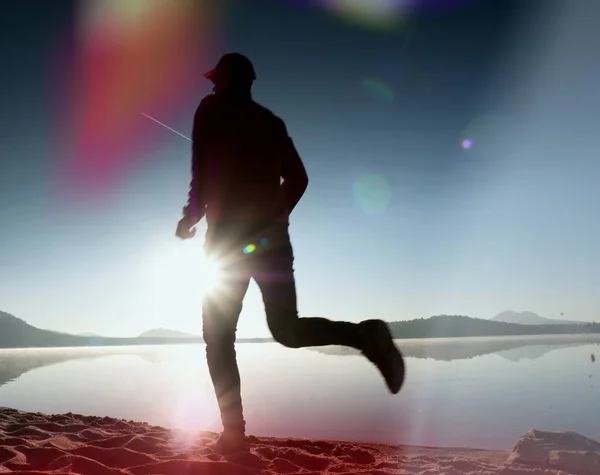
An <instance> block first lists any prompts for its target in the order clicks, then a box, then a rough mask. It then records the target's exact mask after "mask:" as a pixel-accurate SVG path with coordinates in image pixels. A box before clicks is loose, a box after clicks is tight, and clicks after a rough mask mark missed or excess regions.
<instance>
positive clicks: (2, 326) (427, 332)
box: [0, 311, 600, 348]
mask: <svg viewBox="0 0 600 475" xmlns="http://www.w3.org/2000/svg"><path fill="white" fill-rule="evenodd" d="M501 315H502V314H501ZM540 318H541V317H540ZM388 324H389V326H390V330H391V332H392V335H393V336H394V338H405V339H410V338H460V337H481V336H515V335H564V334H590V333H600V324H597V323H595V322H594V323H577V322H575V323H561V322H558V323H552V324H546V323H542V324H534V325H532V324H519V323H511V322H503V321H497V320H494V319H491V320H484V319H478V318H471V317H467V316H463V315H437V316H433V317H429V318H420V319H415V320H407V321H400V322H388ZM237 341H238V342H240V343H244V342H247V343H250V342H252V343H263V342H271V341H273V340H272V339H271V338H238V340H237ZM202 342H203V339H202V337H200V336H196V335H190V334H188V333H183V332H179V331H177V330H168V329H161V328H158V329H154V330H148V331H147V332H144V333H142V334H141V335H140V336H138V337H133V338H115V337H104V336H85V335H70V334H67V333H59V332H55V331H51V330H43V329H41V328H37V327H34V326H32V325H30V324H28V323H27V322H25V321H24V320H22V319H20V318H17V317H15V316H14V315H11V314H9V313H6V312H2V311H0V348H33V347H38V348H47V347H82V346H127V345H164V344H175V343H178V344H184V343H202Z"/></svg>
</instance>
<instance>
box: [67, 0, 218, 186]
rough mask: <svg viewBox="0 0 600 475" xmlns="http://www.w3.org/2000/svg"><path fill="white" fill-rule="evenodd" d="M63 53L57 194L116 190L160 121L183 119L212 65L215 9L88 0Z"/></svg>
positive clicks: (188, 2)
mask: <svg viewBox="0 0 600 475" xmlns="http://www.w3.org/2000/svg"><path fill="white" fill-rule="evenodd" d="M79 5H80V6H79V9H78V11H77V13H78V14H77V17H76V21H77V24H76V29H75V35H74V37H73V38H72V39H70V40H69V41H70V43H69V44H66V45H65V51H61V53H62V54H61V55H60V56H61V58H63V57H65V58H66V60H64V61H61V64H60V68H58V67H57V69H60V73H59V76H58V77H57V81H58V84H59V95H60V109H57V110H58V111H59V112H58V114H59V115H58V117H56V120H55V122H56V124H57V126H58V128H59V130H58V131H57V136H59V137H61V142H62V143H61V153H62V156H63V157H64V158H63V163H62V164H61V166H60V167H59V169H58V170H57V174H58V177H57V178H58V190H57V191H58V192H63V191H64V190H66V191H67V193H69V194H71V193H77V194H79V193H84V194H86V195H90V194H93V195H94V196H97V195H103V194H106V193H107V192H109V191H112V190H113V189H114V187H115V185H117V184H118V181H120V180H122V179H123V178H124V175H125V172H127V171H129V170H131V168H132V167H133V166H134V165H135V164H136V163H137V162H138V161H139V160H140V159H141V157H143V156H145V155H146V154H147V152H150V151H151V150H152V148H153V145H154V144H153V139H154V140H158V139H157V138H156V137H160V135H159V134H157V133H155V129H153V127H155V124H152V123H151V122H150V121H148V120H147V119H145V118H144V117H143V116H142V115H141V114H140V111H143V112H145V113H147V114H150V115H151V116H153V117H160V118H161V120H164V121H165V122H166V123H169V124H175V125H176V124H177V120H176V116H177V114H179V113H180V111H181V110H182V108H183V107H184V106H186V105H187V104H188V103H189V101H190V100H195V99H196V95H197V94H196V91H195V89H196V88H197V86H198V83H199V81H200V79H199V78H200V73H201V71H203V70H204V68H205V67H207V65H208V62H209V57H210V54H209V52H210V50H211V49H212V44H213V42H212V41H211V38H212V37H213V36H214V35H213V30H214V26H215V20H216V12H214V11H213V10H211V9H210V8H209V6H208V5H209V2H205V1H198V0H178V1H171V2H167V1H164V0H127V1H123V0H83V1H82V2H80V3H79Z"/></svg>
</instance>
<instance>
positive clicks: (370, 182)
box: [352, 173, 392, 214]
mask: <svg viewBox="0 0 600 475" xmlns="http://www.w3.org/2000/svg"><path fill="white" fill-rule="evenodd" d="M352 191H353V194H354V200H355V202H356V204H357V205H358V207H359V208H360V209H361V210H362V211H363V212H365V213H367V214H381V213H383V212H384V211H385V210H386V209H387V207H388V205H389V204H390V201H391V198H392V190H391V188H390V185H389V184H388V182H387V180H386V179H385V178H383V177H382V176H381V175H378V174H376V173H365V174H363V175H361V176H360V177H359V178H358V179H357V180H356V181H355V182H354V184H353V187H352Z"/></svg>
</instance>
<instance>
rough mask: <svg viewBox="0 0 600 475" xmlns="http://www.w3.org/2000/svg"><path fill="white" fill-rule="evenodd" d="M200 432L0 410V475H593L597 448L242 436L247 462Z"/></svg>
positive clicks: (536, 441)
mask: <svg viewBox="0 0 600 475" xmlns="http://www.w3.org/2000/svg"><path fill="white" fill-rule="evenodd" d="M216 436H217V434H216V433H214V432H208V431H193V432H191V431H188V432H184V431H178V430H171V429H167V428H164V427H160V426H155V425H151V424H148V423H145V422H135V421H126V420H121V419H113V418H109V417H100V416H84V415H76V414H71V413H66V414H42V413H32V412H24V411H19V410H16V409H10V408H3V407H0V473H11V472H16V473H22V474H25V473H26V474H29V475H44V474H55V475H74V474H77V475H89V474H94V475H96V474H99V475H105V474H106V475H144V474H147V475H150V474H152V475H163V474H164V475H171V474H186V475H193V474H219V475H244V474H246V475H257V474H267V475H275V474H280V473H302V474H320V473H325V472H327V473H338V474H347V475H358V474H363V473H364V474H377V475H387V474H389V475H392V474H412V473H414V474H416V473H427V474H428V475H437V474H440V475H441V474H462V473H469V474H477V475H593V474H597V473H598V468H599V467H600V443H599V442H595V441H592V440H590V439H586V438H585V437H583V436H581V435H579V434H575V433H572V432H542V431H536V430H530V431H528V432H527V433H526V434H525V435H524V436H523V437H521V438H520V439H519V440H518V441H515V446H514V448H513V450H512V451H494V450H483V449H471V448H459V447H457V448H441V447H418V446H400V445H398V446H393V445H385V444H372V443H360V442H349V441H339V440H315V439H298V438H270V437H254V436H252V435H249V437H248V439H249V441H250V443H251V449H250V452H249V453H240V454H235V455H231V456H228V457H222V456H219V455H217V454H215V453H214V452H213V451H212V449H210V447H208V445H207V444H208V443H210V442H211V441H212V440H214V439H215V437H216Z"/></svg>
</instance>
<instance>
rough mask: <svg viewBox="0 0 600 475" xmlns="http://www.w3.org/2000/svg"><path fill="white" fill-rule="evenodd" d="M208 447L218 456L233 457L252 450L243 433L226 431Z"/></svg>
mask: <svg viewBox="0 0 600 475" xmlns="http://www.w3.org/2000/svg"><path fill="white" fill-rule="evenodd" d="M208 446H209V447H210V448H211V449H212V450H213V452H214V453H216V454H218V455H231V454H234V453H237V452H247V451H248V450H250V443H249V442H248V441H247V440H246V435H245V434H244V433H243V432H238V431H233V430H224V431H223V432H222V433H221V435H220V436H219V437H217V439H216V440H214V441H213V442H211V443H209V444H208Z"/></svg>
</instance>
